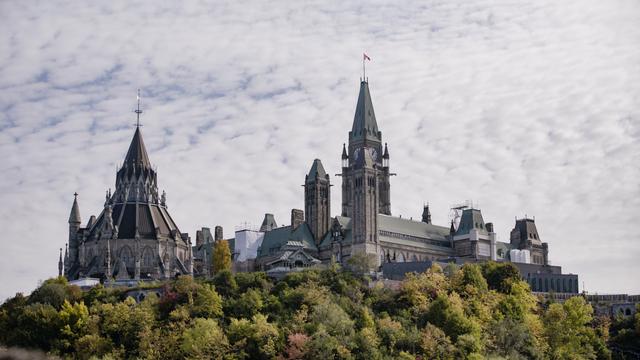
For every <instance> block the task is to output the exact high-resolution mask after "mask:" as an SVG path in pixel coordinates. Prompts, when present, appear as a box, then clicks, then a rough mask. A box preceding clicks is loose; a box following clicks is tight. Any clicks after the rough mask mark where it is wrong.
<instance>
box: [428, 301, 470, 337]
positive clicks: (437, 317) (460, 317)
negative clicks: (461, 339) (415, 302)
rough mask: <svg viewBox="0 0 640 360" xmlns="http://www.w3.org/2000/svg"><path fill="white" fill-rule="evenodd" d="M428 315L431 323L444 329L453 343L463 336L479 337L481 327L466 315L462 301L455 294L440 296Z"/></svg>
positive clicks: (430, 307) (431, 306) (432, 304)
mask: <svg viewBox="0 0 640 360" xmlns="http://www.w3.org/2000/svg"><path fill="white" fill-rule="evenodd" d="M426 315H427V317H426V318H427V319H428V321H429V322H430V323H432V324H434V325H436V326H437V327H439V328H440V329H442V330H443V331H444V332H445V334H447V336H449V337H450V338H451V339H452V340H453V341H456V340H457V339H458V336H460V335H463V334H470V333H471V334H473V335H475V336H479V333H480V327H479V326H478V324H477V323H476V322H475V321H474V320H473V318H469V317H467V316H466V315H465V313H464V306H463V302H462V299H461V298H460V297H459V296H458V294H456V293H455V292H453V293H451V294H450V295H446V294H440V295H438V297H437V298H436V299H435V300H434V301H433V302H432V303H431V305H430V306H429V310H428V311H427V314H426Z"/></svg>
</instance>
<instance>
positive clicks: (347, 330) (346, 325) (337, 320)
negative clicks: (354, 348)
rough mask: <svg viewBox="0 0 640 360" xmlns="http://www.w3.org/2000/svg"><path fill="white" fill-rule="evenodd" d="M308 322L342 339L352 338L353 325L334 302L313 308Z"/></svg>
mask: <svg viewBox="0 0 640 360" xmlns="http://www.w3.org/2000/svg"><path fill="white" fill-rule="evenodd" d="M310 320H311V322H312V323H313V324H315V325H316V327H317V326H318V325H323V326H324V328H325V329H326V330H327V332H328V333H329V334H330V335H332V336H336V337H337V338H338V339H344V340H346V339H347V338H349V337H351V336H353V333H354V328H355V323H354V321H353V320H351V318H350V317H349V315H348V314H347V313H346V312H345V311H344V310H343V309H342V308H341V307H340V306H339V305H337V304H336V303H335V302H329V301H328V302H323V303H320V304H318V305H316V306H314V307H313V312H312V313H311V316H310Z"/></svg>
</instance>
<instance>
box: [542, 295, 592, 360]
mask: <svg viewBox="0 0 640 360" xmlns="http://www.w3.org/2000/svg"><path fill="white" fill-rule="evenodd" d="M592 314H593V308H592V307H591V305H589V303H587V302H586V300H585V299H584V298H583V297H581V296H574V297H572V298H570V299H568V300H567V301H565V302H564V304H559V303H554V304H551V305H549V308H548V309H547V312H546V313H545V314H544V325H545V335H546V338H547V341H548V343H549V351H550V354H549V355H550V357H552V358H554V359H575V358H587V359H593V358H595V357H596V351H595V348H597V347H600V344H598V340H599V339H598V338H597V336H595V331H594V329H593V328H591V327H590V326H589V325H590V323H591V321H592Z"/></svg>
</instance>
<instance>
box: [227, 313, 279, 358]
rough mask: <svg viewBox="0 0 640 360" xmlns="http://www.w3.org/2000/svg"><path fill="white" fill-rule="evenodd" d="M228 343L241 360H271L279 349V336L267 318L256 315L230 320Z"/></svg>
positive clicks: (274, 326) (276, 328)
mask: <svg viewBox="0 0 640 360" xmlns="http://www.w3.org/2000/svg"><path fill="white" fill-rule="evenodd" d="M228 336H229V341H230V342H231V343H232V346H233V349H234V351H235V352H236V354H237V355H238V357H239V358H241V359H271V358H274V357H275V356H276V355H277V353H278V350H279V347H280V345H281V344H280V334H279V333H278V327H277V326H276V325H275V324H272V323H269V322H268V321H267V317H266V316H264V315H262V314H257V315H255V316H254V317H253V319H251V321H249V320H247V319H240V320H238V319H231V324H229V329H228Z"/></svg>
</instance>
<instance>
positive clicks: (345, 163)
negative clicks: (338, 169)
mask: <svg viewBox="0 0 640 360" xmlns="http://www.w3.org/2000/svg"><path fill="white" fill-rule="evenodd" d="M342 167H343V168H348V167H349V155H347V147H346V145H345V144H344V143H342Z"/></svg>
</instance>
